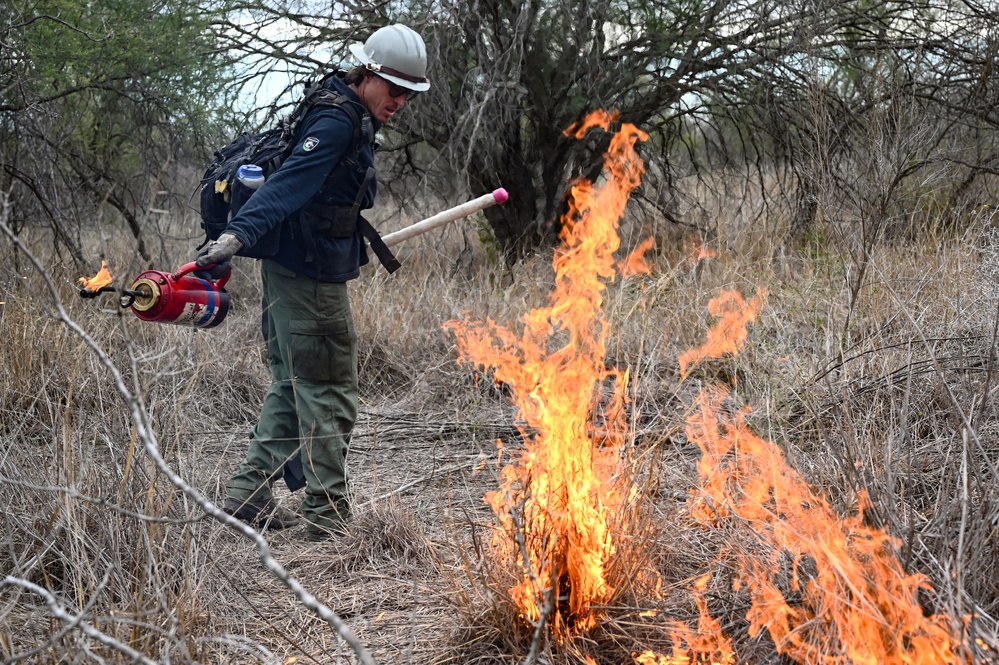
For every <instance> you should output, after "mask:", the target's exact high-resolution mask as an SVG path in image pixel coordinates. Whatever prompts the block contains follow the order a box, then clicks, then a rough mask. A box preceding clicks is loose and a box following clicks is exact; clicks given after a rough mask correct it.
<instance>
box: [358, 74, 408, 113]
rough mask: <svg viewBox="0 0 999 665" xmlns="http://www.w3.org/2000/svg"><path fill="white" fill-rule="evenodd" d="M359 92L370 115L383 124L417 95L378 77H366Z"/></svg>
mask: <svg viewBox="0 0 999 665" xmlns="http://www.w3.org/2000/svg"><path fill="white" fill-rule="evenodd" d="M358 92H360V97H361V101H362V102H364V105H365V106H366V107H367V109H368V113H370V114H371V115H372V117H374V118H376V119H377V120H378V122H381V123H385V122H388V121H389V120H391V119H392V116H393V115H395V114H396V112H397V111H399V109H401V108H402V107H403V106H405V105H406V101H407V100H408V99H412V98H413V97H414V96H415V95H416V93H415V92H414V91H412V90H409V89H407V88H403V87H402V86H398V85H395V84H394V83H391V82H389V81H387V80H385V79H383V78H382V77H380V76H377V75H372V76H367V77H365V79H364V81H362V82H361V87H360V89H359V90H358Z"/></svg>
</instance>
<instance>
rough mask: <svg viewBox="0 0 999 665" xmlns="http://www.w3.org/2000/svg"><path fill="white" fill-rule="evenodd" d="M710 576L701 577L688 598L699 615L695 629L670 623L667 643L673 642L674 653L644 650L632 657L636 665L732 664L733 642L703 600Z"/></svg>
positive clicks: (682, 624)
mask: <svg viewBox="0 0 999 665" xmlns="http://www.w3.org/2000/svg"><path fill="white" fill-rule="evenodd" d="M710 579H711V576H710V575H702V576H701V577H700V578H699V579H698V580H697V582H695V583H694V588H693V589H692V590H691V595H692V596H693V598H694V603H695V604H696V605H697V610H698V612H699V614H700V616H699V617H698V619H697V629H696V630H694V629H691V628H690V627H689V626H687V624H685V623H683V622H680V621H670V622H669V632H670V641H672V642H673V652H672V653H671V654H670V655H669V656H663V655H661V654H657V653H655V652H652V651H644V652H642V653H641V654H639V655H638V656H635V661H636V662H637V663H639V665H693V664H695V663H703V664H704V665H735V662H736V658H735V650H734V649H733V648H732V641H731V640H730V639H729V638H728V636H727V635H725V633H724V631H722V627H721V622H720V621H718V619H715V618H714V617H712V616H711V614H710V612H708V602H707V600H705V598H704V590H705V589H706V588H707V586H708V581H709V580H710Z"/></svg>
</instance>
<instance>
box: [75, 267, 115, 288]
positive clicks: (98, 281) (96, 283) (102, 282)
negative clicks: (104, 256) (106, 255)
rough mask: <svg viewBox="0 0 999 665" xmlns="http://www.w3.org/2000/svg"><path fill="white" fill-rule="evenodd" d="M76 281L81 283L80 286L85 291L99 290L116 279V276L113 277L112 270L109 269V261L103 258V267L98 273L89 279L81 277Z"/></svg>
mask: <svg viewBox="0 0 999 665" xmlns="http://www.w3.org/2000/svg"><path fill="white" fill-rule="evenodd" d="M76 281H77V282H78V283H79V284H80V288H82V289H84V290H85V291H97V290H98V289H101V288H102V287H105V286H107V285H108V284H110V283H111V282H112V281H114V278H112V277H111V271H110V270H108V264H107V262H106V261H103V260H102V261H101V269H100V270H98V271H97V274H96V275H94V276H93V277H91V278H89V279H88V278H86V277H80V278H79V279H77V280H76Z"/></svg>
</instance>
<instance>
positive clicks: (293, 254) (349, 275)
mask: <svg viewBox="0 0 999 665" xmlns="http://www.w3.org/2000/svg"><path fill="white" fill-rule="evenodd" d="M329 85H330V86H332V87H334V88H335V89H336V91H337V92H339V93H341V94H344V95H346V96H347V97H348V98H349V99H350V100H351V103H354V104H356V107H357V111H358V115H361V114H363V113H365V112H366V109H365V108H364V105H363V104H361V100H360V99H359V98H358V96H357V94H356V93H355V92H354V91H353V90H351V89H350V88H349V87H348V86H347V85H346V84H345V83H343V81H342V80H340V79H339V78H331V81H330V84H329ZM372 122H373V124H374V129H375V131H377V130H378V127H379V123H378V121H377V120H375V119H374V118H372ZM353 135H354V127H353V124H352V121H351V119H350V116H349V115H348V114H347V112H346V111H344V110H342V109H339V108H337V107H334V106H317V107H314V108H313V109H311V110H310V111H309V112H308V113H307V114H306V116H305V119H304V120H303V121H302V122H301V124H300V125H299V128H298V131H297V133H296V136H295V139H294V140H295V147H294V149H293V150H292V152H291V154H290V155H289V156H288V158H287V159H286V160H285V162H284V163H283V164H282V165H281V166H280V167H279V168H278V169H277V171H275V172H274V173H273V174H271V176H270V177H269V178H268V179H267V180H266V181H265V182H264V184H263V186H261V187H260V189H258V190H257V191H256V192H255V193H254V194H253V196H251V197H250V199H249V200H248V201H247V202H246V203H245V204H244V205H243V207H242V208H240V209H239V213H238V214H237V215H236V216H235V217H233V218H232V221H230V222H229V226H228V227H226V233H231V234H233V235H234V236H236V237H237V238H239V239H240V240H241V241H242V242H243V244H244V245H245V246H247V247H252V246H253V245H254V244H255V243H256V242H257V240H258V239H260V238H261V237H262V236H263V235H264V234H265V233H267V232H268V231H269V230H271V229H272V228H274V227H275V226H276V225H278V224H283V226H282V229H281V240H280V243H279V245H278V250H277V254H275V255H274V256H273V260H274V261H277V262H278V263H279V264H280V265H282V266H284V267H285V268H287V269H288V270H292V271H294V272H296V273H299V274H304V275H308V276H309V277H312V278H313V279H318V280H321V281H325V282H346V281H347V280H350V279H354V278H355V277H357V276H358V274H359V273H360V270H359V268H360V266H362V265H364V264H366V263H367V262H368V255H367V252H366V251H365V245H364V242H363V240H362V239H361V235H360V233H359V232H355V233H354V235H353V236H351V237H349V238H330V237H325V236H322V235H318V234H316V235H314V239H315V243H316V251H315V256H314V257H312V260H310V261H306V258H307V255H308V252H309V247H308V243H307V241H306V239H305V238H303V237H302V227H301V223H300V218H301V215H302V210H303V208H305V206H306V205H307V204H309V203H310V202H311V203H316V202H318V203H321V204H326V205H334V206H350V205H353V203H354V199H355V198H356V197H357V194H358V192H359V190H360V188H361V184H362V182H363V180H364V174H365V172H366V171H367V168H368V167H370V166H374V159H375V153H374V143H370V144H367V145H364V146H362V148H361V152H360V154H359V156H358V160H357V161H358V164H357V167H356V168H354V169H351V170H348V171H346V172H344V173H342V174H341V175H340V177H339V178H337V180H336V181H335V182H331V183H330V186H328V187H327V188H326V189H325V190H324V191H323V192H322V193H320V191H319V190H320V187H322V185H323V183H324V182H325V181H326V178H327V176H328V175H329V174H330V173H331V172H332V171H333V169H334V168H336V166H337V165H338V164H339V163H340V161H341V159H343V158H344V156H345V155H346V154H347V151H348V150H349V149H350V144H351V139H352V137H353ZM362 140H363V139H362ZM374 200H375V186H374V184H373V183H372V186H371V188H370V190H369V191H368V192H367V195H366V196H365V197H364V199H363V203H362V205H361V209H362V210H365V209H368V208H370V207H371V206H372V205H373V204H374Z"/></svg>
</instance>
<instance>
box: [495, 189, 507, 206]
mask: <svg viewBox="0 0 999 665" xmlns="http://www.w3.org/2000/svg"><path fill="white" fill-rule="evenodd" d="M493 198H494V199H496V203H506V200H507V199H508V198H510V195H509V194H507V193H506V190H505V189H503V188H502V187H500V188H499V189H496V190H493Z"/></svg>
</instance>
